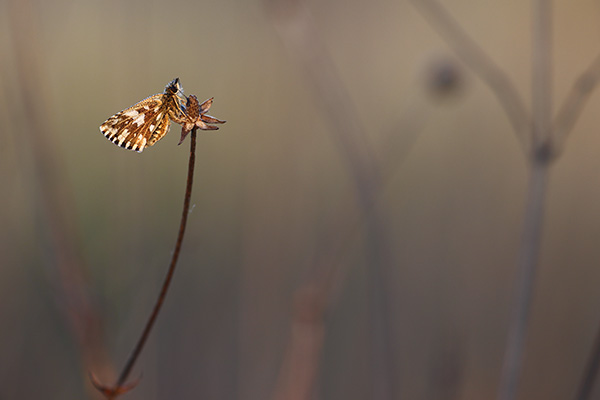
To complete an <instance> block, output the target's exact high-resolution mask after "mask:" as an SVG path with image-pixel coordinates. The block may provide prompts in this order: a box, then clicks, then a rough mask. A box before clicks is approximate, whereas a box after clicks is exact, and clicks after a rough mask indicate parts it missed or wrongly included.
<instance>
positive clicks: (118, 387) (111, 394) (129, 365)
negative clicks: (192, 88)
mask: <svg viewBox="0 0 600 400" xmlns="http://www.w3.org/2000/svg"><path fill="white" fill-rule="evenodd" d="M195 162H196V128H194V129H192V134H191V140H190V159H189V163H188V175H187V183H186V187H185V198H184V200H183V212H182V214H181V223H180V224H179V233H178V234H177V242H176V243H175V250H174V251H173V256H172V257H171V264H170V265H169V270H168V271H167V275H166V276H165V279H164V281H163V284H162V288H161V290H160V294H159V295H158V298H157V300H156V303H155V304H154V309H153V310H152V313H151V314H150V318H148V321H147V322H146V326H145V327H144V330H143V332H142V334H141V336H140V338H139V339H138V342H137V344H136V345H135V347H134V349H133V351H132V352H131V355H130V356H129V359H128V360H127V362H126V363H125V366H124V367H123V370H122V371H121V374H120V375H119V379H118V380H117V383H116V384H115V386H114V387H113V388H111V389H109V390H107V389H106V388H102V387H101V386H100V385H97V384H95V385H96V387H98V389H100V390H101V391H102V392H103V393H105V394H107V398H109V399H113V398H116V397H117V396H118V395H119V394H122V393H123V392H124V391H127V390H123V389H124V387H125V386H124V385H125V382H126V381H127V378H128V377H129V374H130V373H131V370H132V369H133V366H134V365H135V362H136V361H137V359H138V357H139V355H140V353H141V352H142V349H143V348H144V345H145V344H146V340H147V339H148V336H149V335H150V331H151V330H152V327H153V326H154V322H155V321H156V318H157V317H158V313H159V312H160V309H161V307H162V305H163V302H164V300H165V297H166V296H167V291H168V290H169V286H170V284H171V280H172V278H173V274H174V272H175V267H176V266H177V260H178V259H179V253H180V251H181V244H182V243H183V236H184V234H185V227H186V224H187V219H188V215H189V213H190V198H191V196H192V185H193V182H194V164H195ZM99 386H100V387H99ZM133 386H135V385H133ZM130 388H131V386H130V387H129V388H128V389H130Z"/></svg>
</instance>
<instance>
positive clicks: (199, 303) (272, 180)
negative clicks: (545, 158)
mask: <svg viewBox="0 0 600 400" xmlns="http://www.w3.org/2000/svg"><path fill="white" fill-rule="evenodd" d="M555 3H556V4H555V7H554V14H555V18H554V46H553V49H554V61H555V64H554V66H553V69H554V73H555V78H554V87H553V91H554V98H553V102H554V104H555V105H559V104H561V102H562V100H563V99H564V97H565V94H566V93H567V91H568V89H569V88H570V86H571V85H572V82H573V81H574V79H575V78H576V77H577V76H578V74H579V73H580V72H581V71H583V69H584V68H585V67H586V66H587V65H589V63H590V62H591V61H592V60H593V59H594V57H595V56H596V54H597V53H598V51H599V49H600V44H599V43H600V24H599V21H600V4H599V3H598V2H597V1H574V2H566V1H563V2H555ZM443 4H444V6H445V7H446V8H447V9H448V10H449V11H450V13H451V14H452V15H453V16H454V17H455V18H456V19H457V20H458V21H459V22H460V23H461V25H462V27H463V28H464V29H465V30H466V31H468V32H469V33H470V34H471V35H472V36H473V38H474V39H475V40H476V41H477V42H478V43H479V44H480V45H481V47H482V48H483V49H485V51H486V52H487V53H488V54H489V55H490V57H491V58H492V60H493V61H494V62H496V63H497V64H498V66H499V67H500V68H502V69H504V70H505V71H507V73H508V75H509V77H510V78H511V79H512V80H513V82H514V83H515V85H516V86H517V88H518V90H519V93H520V95H521V96H523V98H524V99H525V101H526V103H527V105H528V107H529V102H530V97H531V96H530V82H531V79H530V77H531V67H530V65H531V9H530V8H531V7H530V5H529V2H523V1H518V0H510V1H480V2H473V1H469V0H447V1H444V2H443ZM307 31H308V32H309V33H308V35H307ZM303 35H304V36H303ZM298 38H300V41H299V42H294V40H296V39H298ZM302 38H305V39H306V38H309V40H308V41H304V42H303V41H302ZM294 43H295V44H294ZM303 51H306V53H302V52H303ZM313 51H315V52H316V53H315V54H317V55H316V56H315V57H314V58H311V57H313V55H314V54H313V53H312V52H313ZM323 60H327V63H326V64H324V65H321V64H320V63H321V62H323ZM321 73H323V75H322V76H321V75H320V74H321ZM440 73H442V74H444V73H449V76H450V78H449V79H450V86H449V87H446V86H444V85H441V86H440V82H439V81H436V79H440ZM328 74H329V75H328ZM444 76H446V75H442V78H443V77H444ZM175 77H179V78H180V79H181V82H182V84H183V87H184V89H185V91H186V93H187V94H196V95H197V96H198V97H199V98H200V99H201V100H203V99H205V98H208V97H212V96H214V97H215V102H214V105H213V107H212V109H211V112H210V114H211V115H214V116H215V117H217V118H222V119H226V120H227V121H228V122H227V124H225V125H224V126H222V128H221V130H219V131H217V132H201V133H200V134H199V137H198V151H197V157H198V159H197V164H196V179H195V186H194V192H193V195H192V203H193V204H194V208H193V211H192V213H191V215H190V218H189V221H188V232H187V237H186V238H185V241H184V244H183V250H182V254H181V260H180V263H179V266H178V270H177V271H176V274H175V278H174V282H173V286H172V288H171V292H170V293H169V296H168V298H167V301H166V303H165V307H164V309H163V311H162V314H161V315H160V316H159V319H158V322H157V325H156V328H155V331H154V332H153V333H152V336H151V338H150V341H149V343H148V346H147V348H146V349H145V351H144V353H143V354H142V357H141V359H140V362H139V365H138V366H137V367H136V369H135V371H134V373H133V377H132V379H135V377H137V376H139V375H141V374H143V378H142V381H141V383H140V384H139V386H138V387H137V388H136V389H135V390H134V391H133V392H131V393H129V394H127V395H125V397H124V398H127V399H145V400H152V399H244V400H255V399H256V400H258V399H270V398H273V399H283V398H287V399H291V398H293V397H292V396H291V395H290V396H288V397H286V395H285V394H281V393H285V389H282V387H283V386H285V385H286V383H285V379H284V378H283V377H284V376H285V371H286V368H293V367H294V366H293V365H292V366H291V367H290V365H289V364H286V354H287V355H289V354H290V351H291V350H290V348H291V347H290V346H291V344H290V343H294V340H293V339H291V338H293V337H294V336H293V335H292V333H293V332H295V331H294V328H293V326H294V322H293V321H296V322H295V323H296V324H298V322H300V325H302V323H304V325H303V326H308V327H309V328H308V329H310V327H311V326H312V327H316V329H317V331H318V332H317V334H316V336H315V337H313V339H315V340H316V341H317V342H319V340H320V339H319V337H320V336H319V335H320V333H319V332H321V333H322V334H323V336H322V339H323V341H322V347H319V345H317V346H316V350H315V351H316V353H315V354H316V358H317V360H318V362H317V363H316V367H318V368H316V367H315V365H313V367H310V368H312V372H313V373H314V374H315V376H316V379H315V380H314V381H312V383H311V384H310V385H309V386H311V390H310V392H311V393H312V396H313V397H309V398H320V399H327V400H337V399H345V400H354V399H356V400H359V399H379V398H381V399H384V398H398V399H399V398H403V399H488V398H493V397H494V396H495V392H496V390H497V385H498V379H499V374H500V367H501V363H502V355H503V351H504V345H505V341H506V332H507V324H508V317H509V312H510V309H511V308H510V307H511V304H512V301H513V297H512V296H511V295H512V290H513V287H514V279H515V259H516V254H517V248H518V241H519V235H520V230H521V219H522V215H523V205H524V196H525V183H526V178H527V162H526V159H525V157H524V155H523V151H522V150H521V148H520V144H519V141H518V140H517V138H516V137H515V134H514V133H513V131H512V129H511V126H510V124H509V122H508V119H507V118H506V115H505V114H504V112H503V110H502V109H501V107H499V105H498V102H497V100H496V98H495V97H494V96H493V94H492V92H491V91H490V89H489V88H488V87H487V86H486V85H484V84H483V83H482V81H481V80H480V79H479V78H477V77H476V76H475V75H473V73H472V72H471V71H470V70H469V69H468V68H466V66H465V65H464V64H463V63H462V62H461V61H460V59H459V58H457V56H456V55H455V54H454V53H453V52H452V50H450V49H449V48H448V46H447V45H446V44H445V42H444V41H443V40H442V39H441V38H440V36H439V35H438V34H437V33H436V32H435V29H434V28H433V27H432V26H431V25H430V24H429V23H428V22H427V21H426V19H424V18H423V16H422V15H421V14H420V13H419V12H418V11H417V9H416V8H414V7H413V6H412V5H411V4H410V3H409V2H407V1H387V0H376V1H369V2H367V1H364V0H363V1H360V0H351V1H348V0H328V1H314V0H307V1H306V2H300V3H297V2H293V1H290V2H287V1H285V2H277V1H275V0H273V1H270V2H265V1H262V0H256V1H240V0H220V1H214V0H208V1H201V2H195V1H184V0H173V1H169V2H166V1H139V0H133V1H128V2H121V1H94V0H88V1H68V0H56V1H41V0H26V1H18V0H14V1H11V0H5V1H0V95H1V96H0V187H1V188H2V190H1V193H2V195H1V197H0V199H1V203H0V205H1V206H0V400H9V399H37V398H46V399H75V398H90V399H92V398H93V399H96V398H101V397H100V396H99V395H98V394H97V393H95V392H94V390H93V388H91V385H90V383H89V379H88V372H89V371H92V372H94V373H95V374H97V376H98V377H99V379H101V380H103V381H106V382H110V381H112V380H113V379H114V377H115V374H116V373H117V371H118V369H119V368H121V366H122V364H123V362H124V360H125V359H126V357H127V355H128V354H129V352H130V350H131V347H132V346H133V344H134V342H135V340H136V338H137V336H138V335H139V333H140V330H141V328H142V325H143V323H144V321H145V319H146V318H147V315H148V313H149V312H150V309H151V307H152V304H153V302H154V299H155V296H156V295H157V293H158V290H159V287H160V283H161V281H162V278H163V275H164V273H165V271H166V268H167V266H168V261H169V258H170V255H171V252H172V248H173V245H174V241H175V235H176V232H177V228H178V223H179V216H180V213H181V205H182V199H183V191H184V185H185V172H186V165H187V155H188V150H187V146H188V143H187V142H186V143H184V144H183V145H182V146H179V147H178V146H177V142H178V140H179V128H178V127H177V126H173V127H172V130H171V133H170V134H169V135H167V136H166V137H165V138H164V139H163V140H161V141H160V142H159V143H158V144H157V145H156V146H154V147H152V148H149V149H147V150H146V151H144V153H143V154H137V153H133V152H128V151H125V150H122V149H119V148H118V147H116V146H114V145H113V144H111V143H110V142H108V141H107V140H106V139H105V138H104V137H103V136H102V134H101V133H100V132H99V130H98V126H99V125H100V124H101V123H102V122H103V121H104V120H105V119H106V118H108V117H109V116H111V115H112V114H114V113H115V112H117V111H119V110H121V109H123V108H125V107H128V106H130V105H132V104H133V103H135V102H136V101H139V100H141V99H142V98H144V97H146V96H149V95H151V94H154V93H158V92H161V91H162V90H163V88H164V85H165V84H167V83H168V82H169V81H170V80H171V79H173V78H175ZM320 78H322V79H323V81H322V82H321V83H319V81H318V80H319V79H320ZM436 82H437V83H436ZM442 83H443V82H442ZM319 85H321V86H319ZM328 85H331V87H330V88H329V87H328ZM324 93H325V95H324ZM329 94H330V95H331V96H330V97H329ZM336 96H341V98H342V99H344V101H338V100H340V98H339V97H336ZM597 110H600V96H598V95H597V94H596V95H593V96H592V97H591V99H590V102H589V103H588V105H587V106H586V108H585V110H584V112H583V114H582V116H581V118H580V120H579V121H578V123H577V125H576V126H575V130H574V131H573V134H572V136H571V137H570V138H569V140H568V142H567V146H566V148H565V153H564V155H563V156H562V157H561V158H560V159H559V160H558V162H557V163H556V164H555V165H554V167H553V168H552V175H551V179H550V182H549V191H548V198H547V208H546V217H547V218H546V220H545V225H544V235H543V243H542V258H541V264H540V268H539V271H538V280H537V283H536V291H535V297H534V303H533V309H532V315H531V324H530V329H529V331H528V340H527V343H526V346H527V347H526V354H525V357H526V358H525V364H524V371H523V376H522V385H521V387H520V398H522V399H564V398H572V396H573V394H574V391H575V389H576V387H577V385H578V382H579V380H580V378H581V374H582V370H583V367H584V365H585V362H586V359H587V356H588V355H589V351H590V347H591V343H592V340H593V337H594V334H595V331H596V329H597V328H598V323H599V317H600V312H599V311H598V310H599V307H598V304H600V290H598V288H599V287H600V246H599V245H598V244H599V243H600V157H599V155H600V150H599V149H600V118H599V116H600V114H599V113H598V112H597ZM344 124H347V125H348V129H346V126H345V125H344ZM347 130H350V131H353V132H354V133H352V132H348V135H350V134H355V135H357V136H356V137H353V139H349V140H350V142H349V143H350V144H349V146H350V148H355V149H359V150H358V153H359V154H358V156H357V157H358V159H362V160H367V161H366V165H362V167H359V168H358V169H357V168H354V167H356V166H357V164H356V163H355V161H356V159H355V158H354V159H353V156H349V155H348V154H349V152H348V147H347V146H348V143H347V142H345V141H346V140H348V138H347V137H345V136H344V133H345V132H346V131H347ZM345 143H346V144H345ZM345 146H346V147H345ZM352 146H354V147H352ZM353 160H354V161H353ZM357 170H358V171H359V174H360V173H364V174H363V175H361V177H360V178H359V179H357V176H356V172H357ZM360 171H362V172H360ZM373 182H374V186H375V188H373V187H372V186H371V185H370V184H369V183H373ZM361 193H362V194H363V195H364V194H365V193H366V200H365V199H364V198H363V199H362V200H361ZM365 202H366V204H367V205H366V206H365ZM57 235H58V236H57ZM60 235H64V237H63V239H60V237H61V236H60ZM57 237H58V238H59V239H57ZM326 271H335V273H334V274H333V275H331V276H328V277H329V278H331V279H332V280H331V281H327V282H330V283H331V285H330V286H327V285H326V288H325V290H324V292H325V298H326V300H324V302H323V303H319V302H318V301H317V303H318V304H317V305H316V306H315V308H316V309H319V307H320V306H324V307H325V309H326V310H325V320H324V325H319V322H318V321H319V318H318V312H316V313H315V308H311V306H310V304H308V305H306V304H304V305H303V304H302V302H304V301H305V300H306V299H305V298H304V297H302V293H305V292H303V290H306V289H302V288H306V287H307V285H308V284H309V283H310V282H322V281H323V280H327V276H326V277H323V275H321V273H324V274H325V275H326ZM309 287H312V286H309ZM317 298H318V296H317ZM294 299H296V302H295V303H294ZM307 301H308V303H310V299H309V300H307ZM86 302H89V303H86ZM82 304H83V306H82ZM294 304H296V308H298V307H300V308H301V309H304V308H303V307H306V308H307V310H305V312H306V314H307V315H304V317H305V319H306V320H302V318H301V317H300V320H298V318H299V317H298V316H296V317H293V315H294V312H293V310H294V309H295V307H294ZM313 306H314V304H313ZM82 310H83V311H82ZM88 313H89V314H88ZM314 314H317V315H316V316H315V315H314ZM313 318H316V321H317V322H315V320H313ZM311 324H312V325H311ZM315 324H316V325H315ZM321 329H322V330H321ZM94 332H95V333H94ZM98 332H100V333H99V334H98ZM309 336H310V335H309ZM90 337H92V339H90ZM90 347H95V348H94V349H93V350H90ZM313 350H314V349H313ZM308 353H310V350H307V351H306V352H303V351H300V354H304V355H306V354H308ZM288 361H289V360H288ZM294 362H295V361H293V360H292V361H291V364H294ZM286 365H287V367H286ZM310 368H309V369H310ZM315 368H316V369H315ZM292 370H293V369H292ZM294 374H295V373H292V378H291V381H295V382H297V381H296V378H297V379H298V381H300V380H301V379H300V378H298V377H297V376H296V375H294ZM308 381H310V379H308ZM382 386H386V387H382ZM380 391H381V392H383V394H381V393H380ZM386 393H387V394H386ZM386 396H387V397H386Z"/></svg>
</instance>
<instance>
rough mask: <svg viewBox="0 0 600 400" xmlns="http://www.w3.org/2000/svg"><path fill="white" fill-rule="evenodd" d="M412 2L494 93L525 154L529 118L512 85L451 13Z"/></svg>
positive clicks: (422, 0) (431, 0)
mask: <svg viewBox="0 0 600 400" xmlns="http://www.w3.org/2000/svg"><path fill="white" fill-rule="evenodd" d="M412 3H413V4H414V5H415V6H416V7H417V8H418V9H419V10H420V11H421V13H422V14H423V16H425V17H427V18H428V19H429V23H430V25H431V26H432V27H433V28H434V29H436V30H437V31H438V32H439V33H440V37H442V38H443V39H444V40H445V41H446V43H447V44H448V45H449V46H450V47H452V48H453V49H454V51H455V52H456V54H458V56H460V58H461V59H462V60H463V61H464V62H465V64H467V66H469V67H470V68H471V69H473V71H474V72H475V73H476V74H477V75H479V76H480V78H481V79H482V80H483V82H484V83H485V84H487V85H488V86H489V87H490V88H491V89H492V93H493V94H494V95H495V96H496V98H497V99H498V101H499V102H500V105H501V106H502V108H504V111H505V112H506V115H507V117H508V119H509V121H510V123H511V124H512V127H513V129H514V131H515V133H516V135H517V138H518V139H519V141H520V142H521V145H522V146H523V149H524V151H525V152H526V153H527V152H528V151H529V149H530V147H531V142H530V140H531V137H528V133H529V132H530V118H529V115H528V114H527V111H526V108H525V104H524V102H523V100H521V96H519V93H518V92H517V89H516V88H515V86H514V84H513V83H512V82H511V81H510V79H508V77H507V75H506V73H505V72H504V71H502V70H501V69H500V68H499V67H498V66H497V65H496V63H494V61H492V59H491V58H490V57H489V56H488V55H487V54H486V53H485V52H484V51H483V49H482V48H481V47H480V46H479V45H478V44H477V43H476V42H475V41H474V40H473V39H472V38H471V37H470V36H469V35H468V34H467V33H466V32H465V31H464V30H463V29H462V27H461V26H460V24H458V22H456V21H455V20H454V19H453V18H452V16H451V15H450V14H449V13H448V11H446V9H444V8H443V7H442V6H441V5H440V4H439V3H438V2H437V1H435V0H412Z"/></svg>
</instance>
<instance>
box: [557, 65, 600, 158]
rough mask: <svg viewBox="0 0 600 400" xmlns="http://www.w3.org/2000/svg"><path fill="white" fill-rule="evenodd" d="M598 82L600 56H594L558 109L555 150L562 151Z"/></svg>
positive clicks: (599, 77)
mask: <svg viewBox="0 0 600 400" xmlns="http://www.w3.org/2000/svg"><path fill="white" fill-rule="evenodd" d="M598 80H600V54H599V55H597V56H596V58H595V59H594V61H592V63H591V64H590V66H589V67H588V68H587V69H586V70H585V71H584V72H583V73H582V74H581V75H580V76H579V78H577V80H576V81H575V83H574V84H573V87H572V88H571V91H570V92H569V95H568V96H567V98H566V100H565V102H564V104H563V105H562V107H561V108H560V110H559V112H558V115H557V116H556V120H555V122H554V132H553V135H554V136H553V138H554V140H555V142H556V143H555V146H556V147H557V149H556V150H560V149H562V145H563V143H564V141H565V140H566V138H567V136H568V135H569V133H571V130H572V129H573V126H574V125H575V122H576V121H577V120H578V119H579V115H580V114H581V111H583V108H584V107H585V104H586V103H587V101H588V99H589V98H590V95H591V94H592V92H593V91H594V89H596V86H597V85H598Z"/></svg>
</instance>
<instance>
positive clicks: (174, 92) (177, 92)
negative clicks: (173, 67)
mask: <svg viewBox="0 0 600 400" xmlns="http://www.w3.org/2000/svg"><path fill="white" fill-rule="evenodd" d="M164 94H165V95H167V96H169V97H170V98H173V99H175V98H176V99H177V100H178V101H177V103H178V106H179V109H180V110H182V108H183V105H184V104H185V101H186V99H187V97H186V96H185V95H184V94H183V87H182V86H181V83H180V82H179V78H175V79H173V80H172V81H171V82H169V84H168V85H167V86H166V87H165V93H164Z"/></svg>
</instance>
